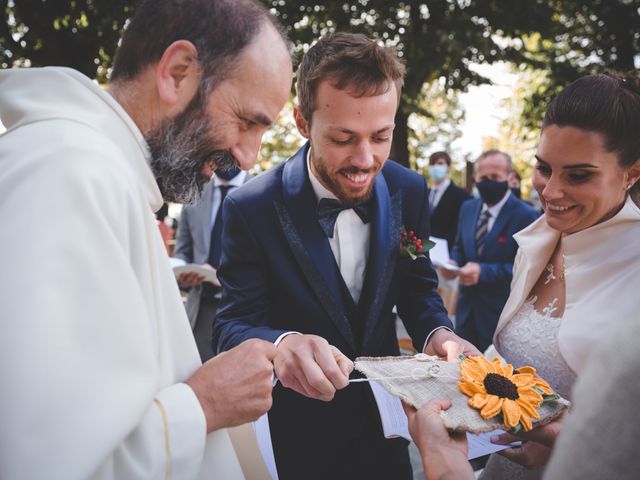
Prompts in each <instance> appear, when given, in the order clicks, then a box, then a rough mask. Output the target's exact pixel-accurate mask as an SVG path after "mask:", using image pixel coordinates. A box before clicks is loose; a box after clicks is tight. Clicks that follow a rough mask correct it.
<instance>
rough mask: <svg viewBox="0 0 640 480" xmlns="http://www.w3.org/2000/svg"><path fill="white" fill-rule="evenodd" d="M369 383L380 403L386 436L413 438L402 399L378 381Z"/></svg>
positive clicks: (379, 409)
mask: <svg viewBox="0 0 640 480" xmlns="http://www.w3.org/2000/svg"><path fill="white" fill-rule="evenodd" d="M369 385H370V386H371V390H372V391H373V397H374V398H375V399H376V403H377V404H378V411H379V412H380V420H381V421H382V430H383V432H384V436H385V438H395V437H402V438H406V439H407V440H411V434H410V433H409V424H408V422H407V416H406V415H405V413H404V409H403V408H402V402H401V401H400V399H399V398H398V397H394V396H393V395H391V394H390V393H389V392H387V391H386V390H385V389H384V387H383V386H382V385H380V384H379V383H378V382H374V381H371V382H369Z"/></svg>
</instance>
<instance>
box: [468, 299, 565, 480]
mask: <svg viewBox="0 0 640 480" xmlns="http://www.w3.org/2000/svg"><path fill="white" fill-rule="evenodd" d="M535 301H536V298H535V297H532V298H530V299H528V300H527V301H526V302H525V303H524V304H523V306H522V307H521V308H520V311H519V312H518V313H517V314H516V316H515V317H514V318H513V320H511V321H510V322H509V323H508V324H507V325H505V327H504V329H503V330H502V331H501V332H500V334H499V335H500V344H501V346H502V348H501V352H500V353H501V355H502V356H503V357H504V359H505V360H506V361H507V362H508V363H511V364H512V365H513V366H514V367H516V368H517V367H519V366H522V365H531V366H532V367H535V368H536V370H537V371H538V373H539V375H540V376H541V377H542V378H543V379H545V380H546V381H547V382H548V383H549V385H550V386H551V388H553V389H554V390H555V391H556V392H558V393H559V394H560V395H562V396H563V397H564V398H567V399H570V395H571V387H572V386H573V383H574V382H575V380H576V374H575V373H574V372H573V371H572V370H571V369H570V368H569V366H568V365H567V363H566V362H565V361H564V358H563V357H562V355H561V353H560V349H559V347H558V331H559V329H560V323H561V322H562V318H561V317H555V316H553V313H554V311H555V310H556V307H555V305H556V303H557V299H555V300H553V301H552V302H550V303H549V304H548V305H547V306H546V307H545V308H543V309H542V312H539V311H537V310H536V309H535V308H534V303H535ZM543 471H544V470H543V469H542V468H540V469H535V470H527V469H526V468H524V467H522V466H520V465H518V464H516V463H514V462H511V461H509V460H507V459H506V458H504V457H502V456H500V455H495V454H494V455H492V456H491V458H490V459H489V461H488V462H487V465H486V467H485V469H484V471H483V472H482V475H481V477H480V478H481V479H483V480H493V479H497V480H503V479H504V480H533V479H540V478H542V473H543Z"/></svg>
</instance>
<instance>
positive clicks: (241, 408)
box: [185, 339, 276, 432]
mask: <svg viewBox="0 0 640 480" xmlns="http://www.w3.org/2000/svg"><path fill="white" fill-rule="evenodd" d="M275 354H276V347H275V346H274V345H273V343H271V342H265V341H263V340H256V339H253V340H247V341H245V342H243V343H241V344H240V345H238V346H237V347H235V348H232V349H231V350H229V351H228V352H224V353H221V354H219V355H217V356H215V357H213V358H212V359H211V360H209V361H208V362H206V363H205V364H204V365H203V366H202V367H200V368H199V369H198V370H196V372H195V373H194V374H193V376H192V377H191V378H190V379H188V380H187V381H186V382H185V383H186V384H187V385H189V386H190V387H191V389H192V390H193V391H194V392H195V394H196V397H197V398H198V400H199V401H200V405H202V410H204V414H205V418H206V420H207V432H212V431H214V430H218V429H220V428H226V427H233V426H236V425H241V424H243V423H247V422H251V421H254V420H257V419H258V418H259V417H260V416H261V415H263V414H264V413H266V412H267V411H268V410H269V409H270V408H271V403H272V398H271V390H272V389H273V364H272V361H273V358H274V356H275Z"/></svg>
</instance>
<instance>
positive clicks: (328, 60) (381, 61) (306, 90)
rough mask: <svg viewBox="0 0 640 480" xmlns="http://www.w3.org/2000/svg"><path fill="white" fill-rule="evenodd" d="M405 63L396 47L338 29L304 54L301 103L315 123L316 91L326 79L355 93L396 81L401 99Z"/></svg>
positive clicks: (300, 73)
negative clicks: (399, 56)
mask: <svg viewBox="0 0 640 480" xmlns="http://www.w3.org/2000/svg"><path fill="white" fill-rule="evenodd" d="M404 73H405V67H404V65H403V64H402V62H401V61H400V59H399V58H398V56H397V54H396V51H395V50H394V49H393V48H390V47H383V46H381V45H380V44H379V43H378V42H376V41H375V40H372V39H370V38H367V37H366V36H364V35H362V34H356V33H345V32H335V33H330V34H328V35H325V36H324V37H322V38H321V39H320V40H318V42H317V43H316V44H315V45H314V46H313V47H311V48H310V49H309V51H307V53H306V54H305V55H304V57H303V58H302V62H300V66H299V68H298V73H297V83H296V90H297V93H298V105H299V107H300V111H301V112H302V116H303V117H304V119H305V120H306V121H307V122H308V123H309V124H311V115H312V114H313V111H314V110H315V108H316V92H317V90H318V85H319V84H320V82H322V81H323V80H329V81H330V82H331V84H332V86H333V87H335V88H337V89H338V90H348V91H349V93H350V94H351V95H353V96H354V97H365V96H374V95H381V94H383V93H386V92H388V91H389V89H390V88H391V85H395V87H396V93H397V94H398V99H400V93H401V91H402V84H403V81H404Z"/></svg>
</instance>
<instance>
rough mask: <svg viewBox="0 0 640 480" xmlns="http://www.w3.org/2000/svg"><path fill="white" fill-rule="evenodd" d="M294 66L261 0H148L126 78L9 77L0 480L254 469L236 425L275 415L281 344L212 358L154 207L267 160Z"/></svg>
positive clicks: (4, 114) (1, 90)
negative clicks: (236, 444)
mask: <svg viewBox="0 0 640 480" xmlns="http://www.w3.org/2000/svg"><path fill="white" fill-rule="evenodd" d="M291 78H292V67H291V59H290V56H289V52H288V47H287V43H286V41H285V40H284V38H283V36H282V35H281V33H280V30H279V28H278V27H277V26H276V24H275V23H274V22H273V20H272V19H271V16H270V15H269V13H268V12H267V11H266V10H265V9H264V7H262V6H261V5H260V4H259V3H258V2H254V1H253V0H145V1H143V2H141V3H140V5H139V7H138V10H137V12H136V16H135V17H134V18H133V19H132V20H131V22H130V23H129V24H128V26H127V29H126V32H125V34H124V37H123V39H122V42H121V45H120V47H119V50H118V53H117V55H116V58H115V64H114V68H113V72H112V76H111V79H110V82H109V88H108V90H103V89H102V88H101V87H100V86H99V85H98V84H97V83H94V82H92V81H91V80H90V79H88V78H87V77H85V76H83V75H82V74H80V73H79V72H76V71H74V70H71V69H67V68H37V69H36V68H34V69H15V70H3V71H1V72H0V115H1V119H2V123H3V124H4V125H5V127H7V131H6V133H4V134H3V135H2V136H1V137H0V159H2V160H1V162H2V169H1V170H0V191H1V192H2V197H3V198H2V202H0V216H1V217H2V219H3V228H2V229H1V230H0V264H1V265H2V268H3V279H6V281H3V282H2V288H1V289H0V319H1V322H2V332H1V334H0V378H2V382H3V386H2V388H3V393H2V395H1V396H0V424H1V425H2V428H1V429H0V445H1V447H0V478H7V479H8V478H11V479H14V478H15V479H28V478H30V479H35V478H52V479H88V478H91V479H147V478H149V479H166V478H170V477H172V478H176V479H194V478H208V479H212V478H219V479H236V478H244V476H243V471H242V470H241V467H240V465H239V463H238V461H237V459H236V455H235V453H234V449H233V447H232V444H231V441H230V438H229V435H228V434H227V431H226V430H225V427H231V426H234V425H240V424H243V423H245V422H248V421H251V420H254V419H255V418H257V417H258V416H260V415H262V414H263V413H264V412H265V411H267V410H268V409H269V408H270V406H271V390H272V383H271V382H272V380H271V375H272V372H273V366H272V359H273V358H274V356H275V347H274V346H273V345H272V344H271V343H269V342H264V341H258V340H255V341H252V342H247V343H244V344H242V345H240V346H239V347H238V348H237V349H235V350H231V351H229V352H227V353H226V354H224V355H220V356H218V357H216V358H214V359H212V360H210V361H208V362H207V363H206V364H205V365H202V364H201V362H200V359H199V356H198V351H197V348H196V344H195V342H194V339H193V335H192V333H191V329H190V327H189V322H188V319H187V317H186V314H185V310H184V307H183V305H182V302H181V298H180V295H179V291H178V288H177V286H176V282H175V278H174V276H173V272H172V271H171V268H170V265H169V261H168V259H167V254H166V251H165V248H164V245H163V242H162V239H161V236H160V232H159V231H158V228H157V226H156V221H155V217H154V215H153V211H155V210H157V209H159V208H160V206H161V205H162V202H163V196H164V199H165V200H167V201H173V202H185V201H195V200H196V199H197V198H198V197H199V193H200V190H201V189H202V186H203V185H204V184H205V183H206V182H207V181H208V180H209V179H210V177H211V175H212V174H213V171H214V170H217V169H219V168H228V167H230V166H233V165H238V166H239V167H240V168H242V169H245V170H246V169H248V168H250V167H251V166H252V164H253V163H254V162H255V159H256V155H257V151H258V148H259V145H260V141H261V137H262V134H263V133H264V132H265V130H266V129H267V128H268V126H269V125H270V124H271V123H272V122H274V121H275V119H276V117H277V115H278V113H279V112H280V110H281V108H282V106H283V105H284V102H285V101H286V99H287V98H288V96H289V91H290V88H291ZM52 210H53V211H55V212H56V214H55V215H51V211H52ZM249 428H250V427H249Z"/></svg>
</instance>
